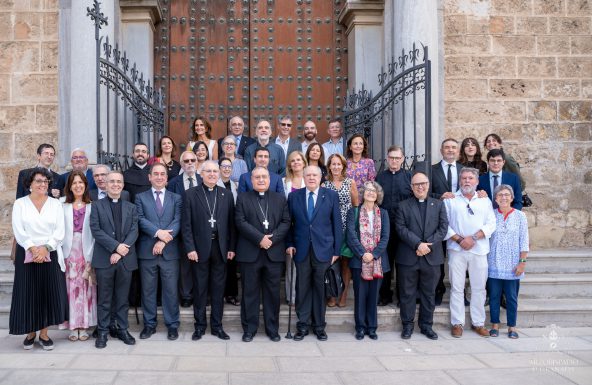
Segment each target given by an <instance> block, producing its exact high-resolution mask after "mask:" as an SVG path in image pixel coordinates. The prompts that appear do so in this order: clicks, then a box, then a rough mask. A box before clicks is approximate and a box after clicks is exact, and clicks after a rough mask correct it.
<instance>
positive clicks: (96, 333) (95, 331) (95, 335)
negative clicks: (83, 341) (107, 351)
mask: <svg viewBox="0 0 592 385" xmlns="http://www.w3.org/2000/svg"><path fill="white" fill-rule="evenodd" d="M98 336H99V327H98V326H97V327H95V330H93V332H92V334H91V337H92V338H97V337H98Z"/></svg>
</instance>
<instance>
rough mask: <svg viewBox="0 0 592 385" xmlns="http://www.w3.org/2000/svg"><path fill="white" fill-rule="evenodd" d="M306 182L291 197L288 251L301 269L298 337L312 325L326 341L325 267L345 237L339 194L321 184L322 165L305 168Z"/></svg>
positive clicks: (298, 292) (321, 339) (318, 336)
mask: <svg viewBox="0 0 592 385" xmlns="http://www.w3.org/2000/svg"><path fill="white" fill-rule="evenodd" d="M304 183H305V185H306V188H303V189H299V190H296V191H294V192H293V193H291V194H290V195H289V197H288V207H289V208H290V215H291V216H292V229H291V232H290V236H289V237H288V242H287V246H288V248H287V249H286V253H287V254H289V255H291V256H292V257H293V258H294V262H295V264H296V272H297V274H296V315H297V316H298V323H297V325H296V326H297V329H298V330H297V332H296V335H295V336H294V341H301V340H302V339H303V338H304V337H305V336H306V335H308V330H309V327H310V326H311V325H312V327H313V331H314V333H315V335H316V336H317V339H318V340H319V341H326V340H327V333H325V310H326V306H325V305H326V304H325V299H326V298H325V271H327V269H328V268H329V266H331V264H332V263H334V262H335V261H336V260H337V259H338V258H339V254H340V250H341V242H342V241H343V233H342V227H341V214H340V211H339V197H338V195H337V193H336V192H335V191H332V190H329V189H326V188H324V187H319V186H320V184H321V169H320V168H318V167H317V166H308V167H306V168H305V169H304ZM311 316H312V318H311Z"/></svg>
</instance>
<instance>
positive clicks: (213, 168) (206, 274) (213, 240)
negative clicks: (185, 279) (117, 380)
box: [182, 160, 236, 341]
mask: <svg viewBox="0 0 592 385" xmlns="http://www.w3.org/2000/svg"><path fill="white" fill-rule="evenodd" d="M201 177H202V179H203V183H202V184H201V185H199V186H197V187H193V188H191V189H189V190H187V191H186V192H185V200H184V206H183V225H182V226H183V227H182V228H183V230H182V231H183V243H184V244H185V251H186V252H187V258H189V259H190V260H191V261H192V262H191V268H192V270H193V282H194V285H193V314H194V317H195V331H194V332H193V335H192V336H191V339H192V340H194V341H196V340H199V339H201V337H202V336H203V335H204V333H205V329H206V326H207V322H206V303H207V297H208V289H209V293H210V300H211V305H212V307H211V313H210V329H211V332H212V334H213V335H215V336H217V337H218V338H220V339H223V340H228V339H230V337H229V336H228V334H226V332H224V329H223V328H222V314H223V312H224V285H225V283H226V260H227V259H233V258H234V251H235V250H236V231H235V226H234V198H233V196H232V194H231V193H230V191H228V190H226V189H225V188H223V187H218V186H216V182H218V178H219V177H220V168H219V166H218V163H216V162H215V161H211V160H209V161H206V162H205V163H204V164H203V167H202V170H201Z"/></svg>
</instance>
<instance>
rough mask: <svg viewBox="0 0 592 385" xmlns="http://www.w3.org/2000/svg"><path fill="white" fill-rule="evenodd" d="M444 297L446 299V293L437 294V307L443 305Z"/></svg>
mask: <svg viewBox="0 0 592 385" xmlns="http://www.w3.org/2000/svg"><path fill="white" fill-rule="evenodd" d="M442 297H444V293H436V300H435V303H436V306H440V305H442Z"/></svg>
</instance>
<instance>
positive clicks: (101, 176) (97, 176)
mask: <svg viewBox="0 0 592 385" xmlns="http://www.w3.org/2000/svg"><path fill="white" fill-rule="evenodd" d="M109 171H111V169H110V168H109V166H107V165H105V164H97V165H96V166H94V167H93V169H92V173H93V180H94V181H95V188H93V189H89V191H88V192H89V194H90V200H91V201H93V202H94V201H98V200H99V199H103V198H105V197H107V175H108V174H109ZM121 199H122V200H124V201H129V200H130V199H129V193H128V192H127V191H125V190H122V191H121Z"/></svg>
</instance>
